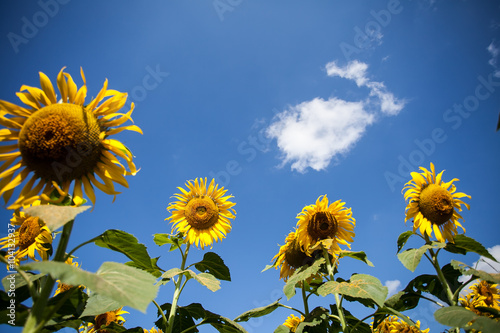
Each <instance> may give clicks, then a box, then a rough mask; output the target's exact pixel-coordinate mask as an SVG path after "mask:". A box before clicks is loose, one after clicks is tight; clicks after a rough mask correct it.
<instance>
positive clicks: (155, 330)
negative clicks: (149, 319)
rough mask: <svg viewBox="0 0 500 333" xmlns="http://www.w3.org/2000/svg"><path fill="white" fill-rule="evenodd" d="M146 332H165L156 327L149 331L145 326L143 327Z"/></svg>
mask: <svg viewBox="0 0 500 333" xmlns="http://www.w3.org/2000/svg"><path fill="white" fill-rule="evenodd" d="M143 330H144V333H163V331H162V330H161V329H160V328H159V329H156V327H153V328H151V329H150V330H149V331H148V330H147V329H145V328H143Z"/></svg>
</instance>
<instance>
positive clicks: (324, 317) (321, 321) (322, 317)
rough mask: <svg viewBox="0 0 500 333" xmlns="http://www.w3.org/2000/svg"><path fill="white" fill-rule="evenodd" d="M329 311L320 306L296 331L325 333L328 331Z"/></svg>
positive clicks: (299, 332) (301, 332)
mask: <svg viewBox="0 0 500 333" xmlns="http://www.w3.org/2000/svg"><path fill="white" fill-rule="evenodd" d="M329 314H330V313H329V312H328V310H327V309H325V308H323V307H321V306H318V307H317V308H315V309H313V310H312V311H311V313H309V314H308V315H307V316H306V317H305V318H304V321H302V322H301V323H300V324H299V325H298V326H297V329H296V330H295V332H296V333H303V332H307V333H324V332H327V331H328V315H329Z"/></svg>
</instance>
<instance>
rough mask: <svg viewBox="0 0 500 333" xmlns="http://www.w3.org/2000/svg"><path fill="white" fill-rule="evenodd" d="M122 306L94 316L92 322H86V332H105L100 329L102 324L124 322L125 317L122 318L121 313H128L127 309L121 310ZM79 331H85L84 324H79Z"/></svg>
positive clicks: (105, 332)
mask: <svg viewBox="0 0 500 333" xmlns="http://www.w3.org/2000/svg"><path fill="white" fill-rule="evenodd" d="M122 309H123V307H121V308H119V309H116V310H114V311H108V312H106V313H103V314H100V315H98V316H96V317H95V318H94V322H95V323H94V324H93V323H88V324H87V327H86V329H87V333H107V330H106V329H101V327H103V326H108V325H110V324H111V323H116V324H118V325H121V326H123V323H125V318H123V316H122V315H123V314H125V313H128V312H127V311H123V310H122ZM79 331H80V332H84V331H85V326H83V325H82V326H80V329H79Z"/></svg>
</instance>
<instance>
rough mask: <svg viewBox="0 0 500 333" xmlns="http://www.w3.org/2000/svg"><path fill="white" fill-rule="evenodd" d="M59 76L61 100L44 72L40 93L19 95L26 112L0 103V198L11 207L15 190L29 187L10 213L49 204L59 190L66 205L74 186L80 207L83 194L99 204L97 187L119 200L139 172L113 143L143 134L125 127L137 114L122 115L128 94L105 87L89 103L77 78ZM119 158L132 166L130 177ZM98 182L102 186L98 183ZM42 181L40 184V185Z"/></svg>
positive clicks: (27, 91) (122, 148)
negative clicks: (123, 136)
mask: <svg viewBox="0 0 500 333" xmlns="http://www.w3.org/2000/svg"><path fill="white" fill-rule="evenodd" d="M63 71H64V68H63V69H61V71H60V72H59V74H58V75H57V87H58V88H59V94H60V96H58V98H59V101H58V100H57V97H56V92H55V90H54V87H53V85H52V82H51V81H50V79H49V78H48V77H47V76H46V75H45V74H44V73H41V72H40V85H41V89H40V88H36V87H30V86H25V85H23V86H22V87H21V89H20V92H18V93H16V95H17V96H18V97H19V99H20V100H21V102H23V103H24V104H25V106H18V105H16V104H13V103H9V102H7V101H2V100H0V125H2V126H4V127H6V128H3V129H0V141H1V142H9V144H5V145H1V146H0V196H3V198H4V200H5V202H8V201H9V199H10V197H11V196H12V194H13V191H14V189H15V188H16V187H17V186H19V185H21V184H22V183H23V182H25V181H26V183H25V185H24V187H23V188H22V190H21V191H20V194H19V197H18V198H17V200H15V201H14V203H13V204H12V205H11V206H10V207H9V208H13V209H15V208H18V207H21V206H22V205H23V204H24V203H30V202H33V201H34V200H37V199H43V200H49V196H50V194H51V193H52V192H53V191H54V190H57V191H59V193H60V194H63V195H61V197H60V198H61V200H62V199H64V197H65V195H66V194H68V193H69V191H70V186H71V185H72V184H73V183H74V186H73V199H74V202H75V204H76V205H79V204H81V203H82V202H83V191H85V194H86V195H87V197H88V198H89V199H90V200H91V201H92V203H94V204H95V193H94V186H95V187H97V188H98V189H100V190H101V191H103V192H105V193H107V194H110V195H114V196H116V194H119V192H116V191H115V188H114V184H113V182H115V183H118V184H120V185H122V186H125V187H127V186H128V183H127V181H126V180H125V177H124V175H130V174H132V175H134V174H135V173H136V172H137V170H136V167H135V165H134V163H133V162H132V159H133V156H132V153H131V152H130V150H128V149H127V148H126V147H125V146H124V145H123V144H122V143H121V142H120V141H117V140H114V139H110V138H109V137H110V136H111V135H113V134H117V133H119V132H121V131H123V130H129V131H135V132H139V133H142V131H141V129H140V128H139V127H137V126H135V125H129V126H122V127H120V126H121V125H122V124H124V123H125V122H126V121H127V120H132V119H131V118H130V116H131V114H132V111H133V109H134V103H132V105H131V108H130V110H129V111H128V112H127V113H126V114H123V113H117V111H118V110H120V109H121V108H122V107H123V106H124V105H125V101H126V99H127V94H126V93H121V92H118V91H116V90H110V89H108V81H107V80H106V81H105V82H104V85H103V87H102V89H101V90H100V91H99V93H98V94H97V96H96V97H95V98H94V99H92V100H91V101H90V102H89V103H88V104H86V103H85V97H86V95H87V85H86V81H85V76H84V74H83V70H81V71H80V72H81V76H82V80H83V86H81V87H80V88H79V89H77V86H76V84H75V82H74V81H73V79H72V77H71V76H70V75H69V74H67V73H64V72H63ZM117 156H118V157H120V158H122V159H123V160H125V161H126V162H127V165H128V168H129V170H130V171H127V170H126V168H125V167H124V166H123V165H122V164H121V163H120V161H119V160H118V159H117ZM96 176H98V177H99V178H100V179H101V180H102V183H101V182H99V180H98V179H97V178H96ZM37 181H38V182H37Z"/></svg>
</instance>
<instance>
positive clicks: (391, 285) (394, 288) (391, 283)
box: [384, 280, 401, 296]
mask: <svg viewBox="0 0 500 333" xmlns="http://www.w3.org/2000/svg"><path fill="white" fill-rule="evenodd" d="M384 285H385V286H386V287H387V288H388V289H389V294H388V296H392V295H394V294H395V293H397V292H398V291H399V287H400V286H401V281H399V280H388V281H385V283H384Z"/></svg>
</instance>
